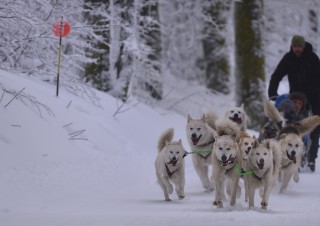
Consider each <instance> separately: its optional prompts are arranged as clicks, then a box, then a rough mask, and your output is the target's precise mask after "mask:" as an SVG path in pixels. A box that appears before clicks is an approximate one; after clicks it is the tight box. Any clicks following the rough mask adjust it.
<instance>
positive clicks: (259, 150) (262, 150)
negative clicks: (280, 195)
mask: <svg viewBox="0 0 320 226" xmlns="http://www.w3.org/2000/svg"><path fill="white" fill-rule="evenodd" d="M280 164H281V151H280V147H279V145H278V143H277V141H274V140H269V139H266V140H264V142H263V143H262V144H259V142H258V140H257V139H255V142H254V146H253V149H252V150H251V152H250V154H249V159H248V165H247V169H248V170H249V172H251V174H248V175H246V177H247V180H248V195H249V208H253V207H254V193H255V190H256V189H257V188H259V187H262V188H263V191H262V201H261V208H262V209H267V206H268V200H269V195H270V192H271V189H272V187H273V185H274V182H275V179H276V177H277V175H278V173H279V169H280Z"/></svg>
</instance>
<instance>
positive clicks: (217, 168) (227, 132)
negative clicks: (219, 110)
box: [212, 119, 242, 208]
mask: <svg viewBox="0 0 320 226" xmlns="http://www.w3.org/2000/svg"><path fill="white" fill-rule="evenodd" d="M216 126H217V132H218V135H219V136H218V137H216V138H215V139H216V141H215V142H214V144H213V154H212V180H213V181H214V183H215V198H214V201H213V205H215V206H217V207H218V208H223V203H222V199H223V196H224V186H223V185H224V179H227V180H228V181H227V185H228V189H229V190H230V196H231V197H230V205H231V206H233V205H234V204H235V203H236V197H237V189H238V183H239V178H240V174H239V173H238V172H237V171H236V170H235V169H236V168H235V167H236V165H237V164H238V166H241V159H242V158H241V153H240V150H239V147H238V144H237V142H236V134H237V132H239V130H238V129H239V127H238V126H237V125H236V124H235V123H234V122H232V121H229V120H225V119H224V121H220V122H219V121H217V123H216Z"/></svg>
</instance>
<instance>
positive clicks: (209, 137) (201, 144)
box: [186, 112, 217, 192]
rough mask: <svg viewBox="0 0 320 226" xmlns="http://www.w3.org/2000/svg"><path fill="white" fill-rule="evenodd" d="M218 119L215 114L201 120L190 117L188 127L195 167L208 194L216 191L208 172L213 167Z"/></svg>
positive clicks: (211, 113)
mask: <svg viewBox="0 0 320 226" xmlns="http://www.w3.org/2000/svg"><path fill="white" fill-rule="evenodd" d="M216 119H217V116H216V115H215V114H214V113H213V112H208V113H207V114H204V115H203V116H202V118H201V119H192V118H191V117H190V115H188V122H187V126H186V132H187V139H188V142H189V144H190V148H191V150H192V153H193V155H192V162H193V166H194V168H195V170H196V173H197V174H198V176H199V178H200V180H201V183H202V186H203V188H204V189H205V191H206V192H210V191H213V190H214V185H213V182H212V181H210V179H209V175H208V171H209V166H210V165H211V153H212V145H213V143H214V141H215V140H214V137H215V136H216V135H217V133H216V131H215V129H214V126H215V125H214V122H215V121H216Z"/></svg>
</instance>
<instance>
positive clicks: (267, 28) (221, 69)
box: [0, 0, 320, 128]
mask: <svg viewBox="0 0 320 226" xmlns="http://www.w3.org/2000/svg"><path fill="white" fill-rule="evenodd" d="M60 20H65V21H68V22H69V23H70V24H71V32H70V34H69V35H68V36H66V37H64V38H62V42H61V44H62V56H61V65H60V66H61V78H60V79H61V81H60V82H61V86H63V87H64V88H65V89H66V90H68V91H70V92H72V93H75V94H77V95H79V96H82V97H83V98H84V99H87V100H89V101H93V102H94V101H95V98H94V94H93V93H91V92H89V91H88V90H87V89H86V87H87V86H91V87H94V88H96V89H97V90H100V91H102V92H107V93H109V94H110V95H112V96H114V97H116V98H118V99H119V101H120V102H122V103H126V102H129V101H130V99H131V98H135V99H137V100H139V101H141V102H143V103H146V104H148V105H151V106H156V105H157V106H161V107H163V108H166V109H168V110H172V111H175V112H178V113H180V114H187V113H188V112H187V111H189V112H190V111H191V110H190V109H186V110H185V109H184V107H183V105H186V103H188V102H189V104H190V101H193V102H195V104H194V106H195V108H197V109H200V110H203V109H205V108H209V107H210V106H209V105H210V102H207V103H205V104H203V103H201V104H200V103H199V101H198V99H201V100H202V101H205V100H206V99H213V101H214V98H216V97H217V96H218V95H229V96H230V99H231V100H232V101H234V103H231V104H234V105H239V106H240V104H242V103H243V104H244V106H245V109H246V112H247V113H248V115H249V117H250V118H251V127H252V128H258V126H259V125H260V124H261V120H262V119H263V117H261V114H262V113H261V112H262V99H263V98H264V96H265V95H266V87H267V85H268V81H269V77H270V74H271V73H272V71H273V70H274V69H275V67H276V65H277V63H278V61H279V60H280V59H281V57H282V56H283V54H284V53H285V52H286V51H288V50H289V47H290V46H289V45H290V39H291V37H292V36H293V35H294V34H301V35H304V36H305V37H306V38H307V40H308V41H309V42H311V43H312V45H313V47H314V50H315V52H317V50H318V46H319V45H320V37H319V36H320V34H319V3H318V1H316V0H306V1H298V0H292V1H289V0H279V1H277V0H268V1H267V0H237V1H236V0H81V1H79V0H67V1H63V0H50V1H48V0H20V1H16V0H3V1H1V9H0V24H1V25H0V35H1V39H0V61H1V64H0V68H1V69H3V70H6V71H12V72H18V73H22V74H25V75H26V76H33V77H35V78H38V79H40V80H42V81H45V82H48V83H56V80H57V64H58V51H59V38H57V37H56V36H55V35H54V34H53V31H52V26H53V24H54V23H55V22H57V21H60ZM175 90H179V92H178V93H179V94H178V95H176V96H174V98H175V99H174V100H173V98H172V93H173V92H174V91H175ZM196 95H197V96H198V99H192V97H194V96H196ZM170 96H171V99H170Z"/></svg>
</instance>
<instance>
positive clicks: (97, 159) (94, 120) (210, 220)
mask: <svg viewBox="0 0 320 226" xmlns="http://www.w3.org/2000/svg"><path fill="white" fill-rule="evenodd" d="M0 75H1V79H0V85H1V87H2V89H5V90H6V91H8V92H13V91H14V92H19V91H20V90H22V89H23V88H25V90H24V91H23V92H22V94H21V95H19V96H18V97H17V98H16V99H14V100H13V101H12V102H11V103H10V104H8V103H9V101H10V100H11V99H12V98H13V95H12V94H9V93H8V92H5V93H4V92H3V93H4V95H3V96H2V93H1V94H0V96H2V98H1V101H0V108H1V113H0V124H1V130H0V153H1V158H0V162H1V164H0V181H1V188H0V225H1V226H2V225H3V226H21V225H26V226H57V225H59V226H89V225H90V226H106V225H112V226H123V225H130V226H134V225H137V226H141V225H155V226H156V225H159V226H160V225H161V226H163V225H181V226H182V225H183V226H188V225H197V224H198V225H201V226H206V225H215V226H217V225H237V226H241V225H246V226H251V225H260V226H263V225H266V226H267V225H268V226H269V225H282V226H286V225H290V226H301V225H319V220H320V215H319V213H318V212H319V207H320V204H319V203H318V202H319V200H320V189H319V187H320V180H319V177H320V175H319V174H320V171H319V169H316V172H315V173H301V174H300V182H299V183H298V184H296V183H294V182H292V181H291V182H290V184H289V188H288V190H287V191H286V192H285V193H284V194H279V193H278V191H279V185H278V184H277V185H276V186H275V188H274V189H273V191H272V193H271V195H270V199H269V206H268V210H267V211H262V210H260V208H259V203H260V201H261V199H260V198H259V197H258V194H256V200H255V204H256V207H255V208H254V209H251V210H249V209H248V204H247V203H246V202H245V201H244V194H242V196H241V197H240V199H238V200H237V204H236V206H235V207H232V208H231V207H230V206H229V205H228V203H227V202H225V204H224V205H225V207H224V208H223V209H217V208H216V207H215V206H213V205H212V201H213V196H214V194H213V193H205V192H204V191H203V189H202V186H201V184H200V180H199V178H198V177H197V176H196V174H195V171H194V169H193V165H192V162H191V158H190V157H186V187H185V192H186V198H185V199H184V200H178V198H177V197H176V195H175V194H173V195H171V198H172V200H173V201H171V202H165V201H164V197H163V193H162V191H161V189H160V186H159V185H158V184H157V182H156V177H155V168H154V161H155V158H156V154H157V150H156V144H157V142H158V138H159V136H160V134H161V133H162V132H163V131H164V130H166V129H167V128H169V127H173V128H174V129H175V136H174V139H175V140H176V139H179V138H181V139H182V142H183V145H184V147H185V148H186V150H188V151H189V146H188V144H187V141H186V134H185V124H186V118H185V117H184V116H181V115H178V114H175V113H170V112H168V111H165V110H161V109H158V108H153V109H152V108H150V107H148V106H146V105H144V104H142V103H138V102H137V101H135V100H131V101H130V102H129V104H128V105H125V106H124V108H123V109H124V110H126V111H124V112H123V113H119V114H116V115H115V117H113V115H114V113H115V112H116V110H117V106H119V103H118V102H117V101H116V100H115V99H114V98H113V97H111V96H109V95H107V94H104V93H100V92H98V91H95V92H96V96H97V97H98V98H99V99H100V104H101V106H103V107H102V108H101V107H98V106H97V105H94V104H92V103H90V102H87V101H85V100H83V99H82V98H80V97H79V96H75V95H73V94H70V93H68V92H66V91H65V90H64V88H63V87H61V89H60V92H59V97H56V96H55V87H54V86H52V85H50V84H47V83H43V82H40V81H38V80H35V79H32V78H29V77H25V76H21V75H18V74H10V73H8V72H5V71H0ZM88 89H89V88H88ZM23 96H24V98H22V97H23ZM26 96H27V97H28V98H26ZM226 98H228V97H226ZM29 100H33V101H31V102H30V101H29ZM35 101H38V102H37V103H38V104H35ZM226 101H229V99H226ZM222 102H223V96H219V102H218V103H222ZM40 103H41V104H43V106H41V105H40ZM7 104H8V105H7ZM6 105H7V106H6ZM5 106H6V107H5ZM45 106H46V107H47V108H45ZM37 107H38V108H37ZM190 108H191V106H190ZM215 108H217V111H218V112H222V110H223V109H222V106H221V105H219V106H213V109H215ZM195 112H196V111H195ZM250 133H252V134H256V132H255V131H250ZM318 164H319V163H318ZM241 186H242V188H243V182H242V181H241ZM243 191H244V190H243ZM256 193H257V192H256Z"/></svg>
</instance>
